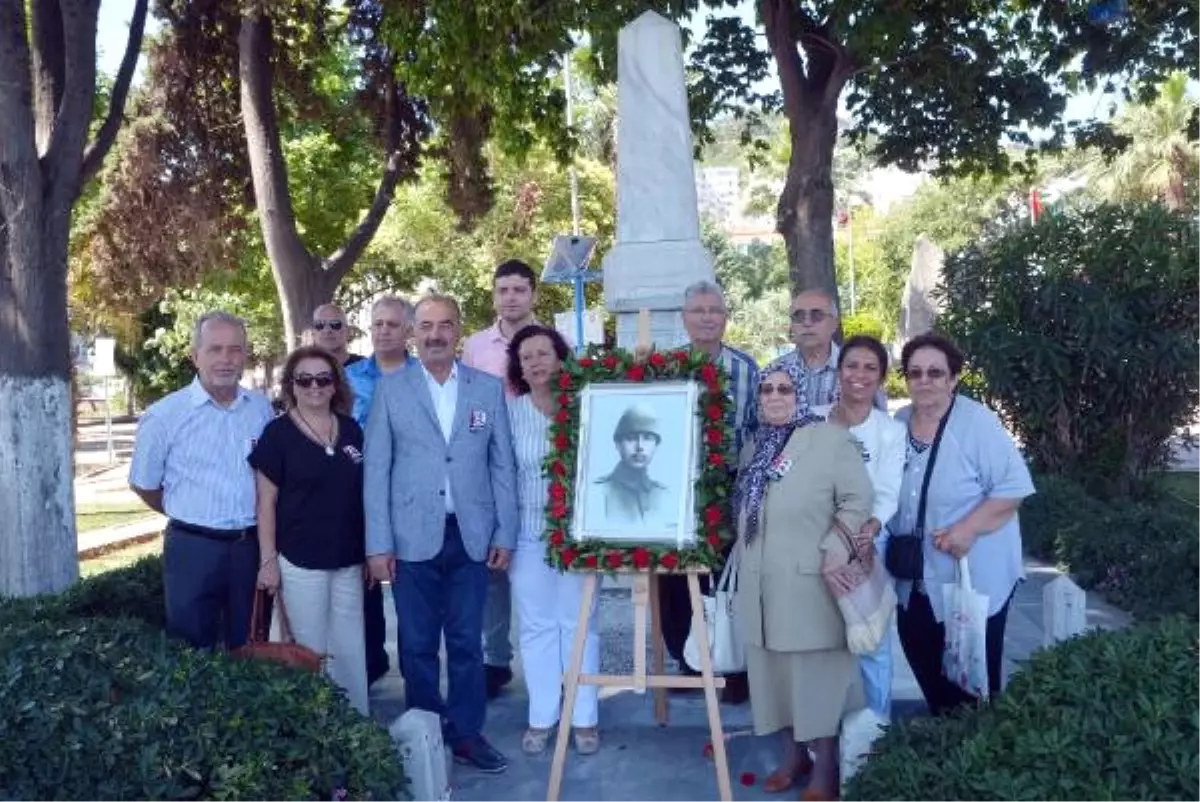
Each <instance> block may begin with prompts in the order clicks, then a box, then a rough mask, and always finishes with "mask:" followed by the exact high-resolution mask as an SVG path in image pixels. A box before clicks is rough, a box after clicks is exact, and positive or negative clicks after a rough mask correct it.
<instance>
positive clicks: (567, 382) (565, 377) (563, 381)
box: [558, 372, 571, 390]
mask: <svg viewBox="0 0 1200 802" xmlns="http://www.w3.org/2000/svg"><path fill="white" fill-rule="evenodd" d="M558 386H559V387H561V388H562V389H564V390H570V389H571V374H570V373H565V372H564V373H560V374H558Z"/></svg>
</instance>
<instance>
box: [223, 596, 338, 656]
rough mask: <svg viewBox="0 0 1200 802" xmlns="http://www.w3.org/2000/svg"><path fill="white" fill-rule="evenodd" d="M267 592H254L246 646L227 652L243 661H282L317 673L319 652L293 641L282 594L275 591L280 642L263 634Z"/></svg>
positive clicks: (266, 629) (264, 630)
mask: <svg viewBox="0 0 1200 802" xmlns="http://www.w3.org/2000/svg"><path fill="white" fill-rule="evenodd" d="M266 594H267V591H266V590H263V589H262V588H258V589H256V590H255V591H254V607H253V609H252V610H251V612H250V641H249V642H248V643H247V644H246V645H245V646H240V647H238V648H237V649H234V650H233V651H232V652H231V653H230V654H232V655H233V656H234V657H236V658H239V659H242V660H270V661H272V662H275V663H283V664H284V665H285V666H291V667H293V668H299V669H303V670H304V671H312V672H314V673H315V672H318V671H320V670H321V655H319V654H317V653H316V652H314V651H313V650H312V649H310V648H308V647H307V646H303V645H301V644H299V643H296V639H295V638H294V637H292V626H291V624H290V623H288V617H287V608H286V607H285V606H284V604H283V594H282V593H276V594H275V607H276V608H277V609H278V610H279V637H280V638H281V640H280V641H270V640H267V637H269V636H267V635H264V634H263V633H264V632H266V631H268V629H269V628H264V627H263V621H262V611H263V608H264V607H266Z"/></svg>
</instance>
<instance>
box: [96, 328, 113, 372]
mask: <svg viewBox="0 0 1200 802" xmlns="http://www.w3.org/2000/svg"><path fill="white" fill-rule="evenodd" d="M92 349H93V350H92V373H93V374H94V375H96V376H116V375H117V364H116V361H115V360H114V356H115V352H116V349H117V341H116V340H114V339H113V338H112V337H97V338H96V340H95V342H94V343H93V345H92Z"/></svg>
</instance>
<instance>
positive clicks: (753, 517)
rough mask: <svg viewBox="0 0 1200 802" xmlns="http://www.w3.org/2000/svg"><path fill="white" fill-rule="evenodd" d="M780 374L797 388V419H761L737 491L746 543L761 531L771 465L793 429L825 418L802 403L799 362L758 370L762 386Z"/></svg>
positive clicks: (735, 502)
mask: <svg viewBox="0 0 1200 802" xmlns="http://www.w3.org/2000/svg"><path fill="white" fill-rule="evenodd" d="M776 373H784V374H786V375H787V377H788V379H789V380H790V381H791V383H792V386H793V387H794V388H796V414H795V417H793V419H792V420H791V421H790V422H788V423H785V424H783V425H781V426H774V425H771V424H769V423H766V422H764V421H763V420H762V419H761V417H760V419H759V425H758V429H757V430H756V432H755V435H754V456H753V457H751V459H750V462H749V463H748V464H747V465H745V466H744V467H742V468H741V469H740V470H739V471H738V478H737V486H736V487H735V488H734V491H733V509H734V511H735V513H736V516H737V518H736V520H738V521H742V520H744V521H745V528H744V534H743V535H742V536H743V537H744V538H745V541H746V542H745V545H747V546H748V545H750V542H751V541H752V540H754V537H755V535H757V534H758V528H759V517H760V516H759V514H760V511H761V510H762V503H763V497H764V496H765V495H766V492H767V482H768V477H767V472H768V470H769V469H770V468H771V465H772V464H773V463H774V462H775V460H777V459H778V458H779V455H780V454H781V453H783V448H784V446H786V445H787V443H788V440H789V439H790V438H791V436H792V432H794V431H796V430H797V429H800V428H803V427H804V426H808V425H809V424H810V423H816V422H818V421H820V420H822V418H820V417H818V416H816V415H813V414H812V413H811V412H810V411H809V408H808V405H807V404H801V403H800V392H801V391H800V382H801V376H800V366H799V364H798V363H796V362H786V363H784V364H782V365H778V366H772V367H767V368H764V369H763V370H761V371H759V373H758V382H757V384H756V385H755V386H759V385H761V384H762V383H763V381H764V380H765V379H766V378H767V377H768V376H772V375H774V374H776Z"/></svg>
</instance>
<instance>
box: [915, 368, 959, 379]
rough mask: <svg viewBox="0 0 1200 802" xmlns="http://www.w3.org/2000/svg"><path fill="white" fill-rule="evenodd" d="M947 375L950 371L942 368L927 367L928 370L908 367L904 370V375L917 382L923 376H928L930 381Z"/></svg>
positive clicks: (923, 377)
mask: <svg viewBox="0 0 1200 802" xmlns="http://www.w3.org/2000/svg"><path fill="white" fill-rule="evenodd" d="M949 375H950V371H948V370H943V369H942V368H929V369H928V370H921V369H920V368H909V369H908V370H906V371H905V372H904V377H905V378H906V379H908V380H909V381H910V382H919V381H921V379H925V378H928V379H929V380H930V381H931V382H935V381H938V380H939V379H944V378H946V377H947V376H949Z"/></svg>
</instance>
